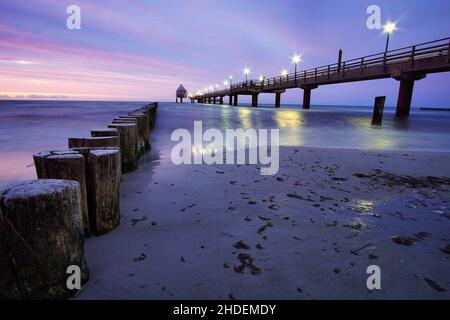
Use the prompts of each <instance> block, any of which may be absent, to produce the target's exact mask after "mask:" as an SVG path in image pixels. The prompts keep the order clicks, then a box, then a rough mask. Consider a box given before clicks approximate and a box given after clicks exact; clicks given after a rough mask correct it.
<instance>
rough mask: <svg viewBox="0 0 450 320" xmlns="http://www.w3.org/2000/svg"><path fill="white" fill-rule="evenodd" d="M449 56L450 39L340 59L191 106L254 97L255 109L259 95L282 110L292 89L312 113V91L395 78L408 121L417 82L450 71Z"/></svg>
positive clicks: (201, 98) (206, 94) (214, 94)
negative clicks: (265, 95) (283, 96)
mask: <svg viewBox="0 0 450 320" xmlns="http://www.w3.org/2000/svg"><path fill="white" fill-rule="evenodd" d="M449 52H450V37H448V38H443V39H439V40H434V41H429V42H425V43H420V44H415V45H412V46H408V47H404V48H399V49H394V50H389V51H385V52H380V53H376V54H371V55H367V56H364V57H359V58H356V59H351V60H346V61H340V59H339V61H338V63H332V64H329V65H325V66H321V67H317V68H312V69H307V70H301V71H298V72H294V73H290V74H286V75H282V76H277V77H271V78H266V77H262V78H260V79H257V80H254V79H248V80H246V81H243V82H239V83H234V84H231V85H229V86H228V87H227V88H226V89H223V90H210V91H203V92H200V91H199V92H197V93H196V94H195V95H190V96H189V99H190V101H191V103H195V102H198V103H207V104H216V103H219V104H224V98H225V97H228V98H229V99H228V104H229V105H230V106H237V105H238V104H239V102H238V97H239V96H251V101H252V104H251V105H252V107H257V106H258V96H259V94H261V93H271V94H275V108H279V107H280V106H281V94H283V93H285V92H286V90H288V89H301V90H302V91H303V104H302V106H303V109H310V106H311V93H312V90H315V89H317V88H319V87H320V86H323V85H330V84H338V83H349V82H356V81H369V80H377V79H389V78H391V79H395V80H396V81H398V82H399V83H400V84H399V90H398V98H397V106H396V112H395V114H396V116H397V117H407V116H409V113H410V109H411V102H412V98H413V91H414V84H415V82H416V81H418V80H421V79H424V78H426V76H427V75H428V74H432V73H440V72H448V71H450V54H449Z"/></svg>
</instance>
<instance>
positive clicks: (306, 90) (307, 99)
mask: <svg viewBox="0 0 450 320" xmlns="http://www.w3.org/2000/svg"><path fill="white" fill-rule="evenodd" d="M317 87H318V85H316V84H312V85H303V86H301V88H302V89H303V109H309V108H310V106H311V90H313V89H316V88H317Z"/></svg>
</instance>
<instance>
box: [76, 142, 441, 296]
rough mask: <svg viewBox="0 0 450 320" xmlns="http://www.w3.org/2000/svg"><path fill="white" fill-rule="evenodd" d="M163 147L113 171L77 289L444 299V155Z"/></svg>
mask: <svg viewBox="0 0 450 320" xmlns="http://www.w3.org/2000/svg"><path fill="white" fill-rule="evenodd" d="M156 147H157V146H156ZM168 154H170V152H158V153H155V152H152V153H149V154H147V155H146V156H145V157H144V158H142V159H141V163H140V166H139V169H138V170H137V171H135V172H133V173H130V174H127V175H124V176H123V183H122V221H121V224H120V226H119V227H118V228H117V229H116V230H114V231H113V232H111V233H110V234H107V235H105V236H101V237H97V238H95V237H93V238H90V239H88V240H87V242H86V258H87V260H88V264H89V268H90V272H91V279H90V281H89V282H88V283H87V284H86V285H85V286H84V287H83V289H82V291H81V292H80V293H79V294H78V295H77V296H76V299H418V298H420V299H449V298H450V251H449V247H450V232H449V230H450V202H449V201H450V166H449V163H450V154H448V153H430V152H409V151H408V152H405V151H399V152H394V151H359V150H343V149H342V150H340V149H321V148H303V147H282V148H281V149H280V159H281V160H280V161H281V163H280V171H279V173H278V174H277V175H276V176H267V177H264V176H260V175H259V168H258V167H257V166H254V165H241V166H238V165H220V166H219V165H217V166H207V165H190V166H187V165H183V166H174V165H172V164H171V163H170V159H168V158H167V155H168ZM156 167H157V170H155V168H156ZM427 177H428V178H427ZM432 177H436V178H432ZM446 245H447V246H446ZM369 265H378V266H379V267H380V268H381V290H374V291H369V290H368V289H367V287H366V280H367V277H368V276H369V275H368V274H366V269H367V267H368V266H369ZM444 290H445V291H444Z"/></svg>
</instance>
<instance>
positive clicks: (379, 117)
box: [372, 96, 386, 125]
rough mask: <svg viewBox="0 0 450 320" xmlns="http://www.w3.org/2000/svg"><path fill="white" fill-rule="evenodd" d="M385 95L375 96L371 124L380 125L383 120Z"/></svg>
mask: <svg viewBox="0 0 450 320" xmlns="http://www.w3.org/2000/svg"><path fill="white" fill-rule="evenodd" d="M385 101H386V97H385V96H383V97H376V98H375V105H374V106H373V114H372V125H381V123H382V122H383V111H384V102H385Z"/></svg>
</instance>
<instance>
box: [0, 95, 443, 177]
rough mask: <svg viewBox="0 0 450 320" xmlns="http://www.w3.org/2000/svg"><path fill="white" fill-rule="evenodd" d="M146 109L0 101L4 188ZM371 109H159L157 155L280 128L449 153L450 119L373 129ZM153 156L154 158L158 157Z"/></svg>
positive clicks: (284, 133) (292, 134)
mask: <svg viewBox="0 0 450 320" xmlns="http://www.w3.org/2000/svg"><path fill="white" fill-rule="evenodd" d="M143 105H145V103H144V102H80V101H0V184H1V183H5V182H9V181H12V180H19V179H28V178H34V177H35V171H34V167H33V159H32V154H33V153H36V152H39V151H43V150H51V149H53V150H55V149H64V148H66V147H67V137H69V136H88V135H89V130H90V129H93V128H102V127H105V126H106V125H107V124H108V123H110V121H111V119H112V118H114V117H116V116H117V115H123V114H126V113H127V112H128V111H130V110H132V109H134V108H138V107H140V106H143ZM371 113H372V110H371V108H370V107H347V106H312V107H311V110H307V111H303V110H301V109H300V108H299V107H298V106H292V105H285V106H282V107H281V108H280V109H274V108H273V107H271V106H262V107H259V108H251V107H238V108H234V107H229V106H219V105H195V104H194V105H192V104H187V103H185V104H183V105H181V104H175V103H160V104H159V109H158V121H157V128H156V129H155V131H154V132H153V133H152V140H153V150H157V151H158V152H160V153H161V152H162V153H169V152H170V149H171V146H172V145H173V144H174V143H172V142H171V141H170V133H171V132H172V130H174V129H176V128H186V129H189V130H192V129H193V122H194V120H202V121H203V127H204V129H207V128H218V129H221V130H224V129H227V128H244V129H246V128H280V143H281V145H282V146H313V147H327V148H357V149H380V150H386V149H390V150H424V151H445V152H448V151H450V112H445V111H420V110H413V111H412V113H411V116H410V117H409V119H407V120H406V121H398V120H396V119H395V117H394V108H386V109H385V115H384V121H383V125H382V126H381V127H373V126H371V125H370V122H371ZM153 152H155V151H153Z"/></svg>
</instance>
